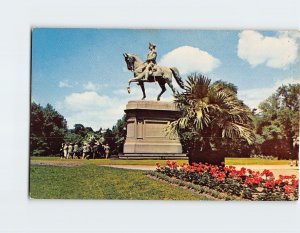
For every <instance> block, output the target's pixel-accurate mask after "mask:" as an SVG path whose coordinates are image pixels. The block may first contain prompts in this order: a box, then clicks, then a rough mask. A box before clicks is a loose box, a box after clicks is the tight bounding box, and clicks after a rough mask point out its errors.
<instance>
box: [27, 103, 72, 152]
mask: <svg viewBox="0 0 300 233" xmlns="http://www.w3.org/2000/svg"><path fill="white" fill-rule="evenodd" d="M66 131H67V122H66V120H65V118H64V117H63V116H62V115H61V114H59V113H58V112H57V111H56V110H55V109H54V108H53V107H52V106H51V105H50V104H47V105H46V107H45V108H43V107H42V106H40V105H38V104H36V103H35V102H32V104H31V118H30V138H31V140H30V154H31V155H35V156H42V155H50V154H57V153H58V152H59V149H60V147H61V144H62V143H63V138H64V135H65V133H66Z"/></svg>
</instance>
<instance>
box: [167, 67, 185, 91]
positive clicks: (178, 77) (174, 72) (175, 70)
mask: <svg viewBox="0 0 300 233" xmlns="http://www.w3.org/2000/svg"><path fill="white" fill-rule="evenodd" d="M170 69H171V70H172V74H173V76H174V78H175V79H176V82H177V83H178V85H179V86H180V87H181V88H182V89H184V83H183V81H182V78H181V77H180V74H179V71H178V69H177V68H176V67H172V68H170Z"/></svg>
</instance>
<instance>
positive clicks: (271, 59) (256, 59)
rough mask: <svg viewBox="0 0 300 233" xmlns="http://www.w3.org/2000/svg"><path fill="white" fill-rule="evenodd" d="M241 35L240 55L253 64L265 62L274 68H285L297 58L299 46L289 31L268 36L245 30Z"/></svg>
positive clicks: (239, 43)
mask: <svg viewBox="0 0 300 233" xmlns="http://www.w3.org/2000/svg"><path fill="white" fill-rule="evenodd" d="M239 37H240V39H239V42H238V56H239V57H240V58H241V59H243V60H245V61H247V62H249V63H250V64H251V65H252V66H257V65H259V64H265V65H266V66H268V67H272V68H285V67H286V66H288V65H289V64H292V63H294V62H295V61H296V59H297V56H298V46H297V43H296V40H295V39H294V37H291V36H290V34H289V33H286V32H283V33H280V34H279V35H278V36H276V37H268V36H263V35H262V34H261V33H259V32H256V31H251V30H245V31H242V32H241V33H240V34H239Z"/></svg>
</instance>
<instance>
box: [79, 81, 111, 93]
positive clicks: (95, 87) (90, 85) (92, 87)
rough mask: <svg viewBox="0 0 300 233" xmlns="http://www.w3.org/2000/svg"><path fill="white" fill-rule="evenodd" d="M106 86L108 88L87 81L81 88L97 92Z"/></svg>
mask: <svg viewBox="0 0 300 233" xmlns="http://www.w3.org/2000/svg"><path fill="white" fill-rule="evenodd" d="M107 86H108V85H107V84H102V85H100V84H95V83H93V82H91V81H88V82H87V83H84V84H83V88H84V89H85V90H87V91H96V90H99V89H101V88H103V87H107Z"/></svg>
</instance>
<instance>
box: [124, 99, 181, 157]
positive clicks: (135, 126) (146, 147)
mask: <svg viewBox="0 0 300 233" xmlns="http://www.w3.org/2000/svg"><path fill="white" fill-rule="evenodd" d="M125 112H126V115H127V137H126V141H125V144H124V155H122V156H121V157H120V158H123V159H186V158H187V157H186V155H185V154H182V146H181V144H180V141H179V140H178V139H169V138H168V137H167V136H166V135H165V132H164V129H165V127H166V125H167V123H168V122H170V121H172V120H175V119H177V118H178V117H179V112H178V110H177V109H176V107H175V105H174V104H173V103H171V102H160V101H129V102H128V104H127V105H126V109H125Z"/></svg>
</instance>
